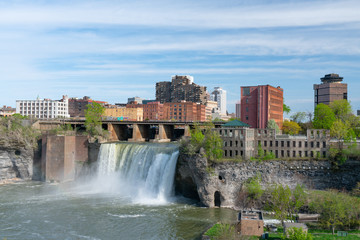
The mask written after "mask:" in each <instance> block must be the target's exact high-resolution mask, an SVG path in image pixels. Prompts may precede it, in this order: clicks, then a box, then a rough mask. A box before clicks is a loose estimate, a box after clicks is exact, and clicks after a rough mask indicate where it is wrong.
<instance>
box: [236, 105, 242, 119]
mask: <svg viewBox="0 0 360 240" xmlns="http://www.w3.org/2000/svg"><path fill="white" fill-rule="evenodd" d="M235 116H236V118H240V119H241V102H240V101H239V102H237V103H236V104H235Z"/></svg>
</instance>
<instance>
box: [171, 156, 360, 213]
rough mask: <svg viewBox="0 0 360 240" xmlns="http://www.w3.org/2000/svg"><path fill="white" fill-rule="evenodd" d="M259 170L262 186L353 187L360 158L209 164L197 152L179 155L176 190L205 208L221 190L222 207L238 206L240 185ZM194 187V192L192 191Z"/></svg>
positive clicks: (358, 179)
mask: <svg viewBox="0 0 360 240" xmlns="http://www.w3.org/2000/svg"><path fill="white" fill-rule="evenodd" d="M257 173H260V174H261V176H262V185H263V186H264V187H265V186H267V185H269V184H274V183H276V184H278V183H279V184H286V185H289V186H290V187H295V186H296V184H302V185H305V186H306V187H307V188H309V189H329V188H336V189H352V188H353V187H354V186H355V185H356V183H357V182H360V161H355V160H348V161H347V162H346V163H345V164H344V165H342V166H339V167H336V166H333V165H332V164H331V162H330V161H316V160H292V161H280V160H274V161H263V162H261V163H259V162H255V161H243V162H239V163H234V162H226V163H220V164H212V166H211V168H207V160H206V159H205V158H203V157H201V156H200V155H197V156H193V157H190V156H186V155H183V154H180V156H179V160H178V168H177V173H176V191H177V192H178V193H180V194H183V195H184V196H186V197H193V198H198V199H200V201H201V203H202V204H204V205H205V206H208V207H214V206H215V197H214V195H215V192H217V191H218V192H219V193H220V201H221V207H238V197H239V192H240V190H241V188H242V186H243V184H244V183H245V182H246V181H247V180H248V179H249V178H251V177H254V176H256V174H257ZM195 189H196V191H195Z"/></svg>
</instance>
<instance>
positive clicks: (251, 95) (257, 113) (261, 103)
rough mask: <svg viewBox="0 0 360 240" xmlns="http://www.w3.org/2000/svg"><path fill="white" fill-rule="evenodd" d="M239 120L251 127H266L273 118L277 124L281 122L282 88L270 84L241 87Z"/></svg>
mask: <svg viewBox="0 0 360 240" xmlns="http://www.w3.org/2000/svg"><path fill="white" fill-rule="evenodd" d="M240 95H241V107H240V110H241V114H240V115H241V121H243V122H244V123H247V124H249V125H250V126H251V127H252V128H266V125H267V122H268V121H269V120H270V119H274V120H275V122H276V123H277V124H278V126H279V127H280V128H281V127H282V122H283V101H284V100H283V89H282V88H280V87H276V88H275V87H272V86H270V85H259V86H246V87H241V94H240Z"/></svg>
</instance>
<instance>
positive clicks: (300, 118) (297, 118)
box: [290, 112, 306, 123]
mask: <svg viewBox="0 0 360 240" xmlns="http://www.w3.org/2000/svg"><path fill="white" fill-rule="evenodd" d="M290 119H291V120H292V121H293V122H296V123H302V122H304V121H305V119H306V112H296V113H294V114H293V115H291V117H290Z"/></svg>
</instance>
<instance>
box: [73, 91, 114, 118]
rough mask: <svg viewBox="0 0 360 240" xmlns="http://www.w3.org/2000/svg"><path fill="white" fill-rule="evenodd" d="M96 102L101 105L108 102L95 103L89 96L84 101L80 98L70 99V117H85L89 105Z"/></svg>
mask: <svg viewBox="0 0 360 240" xmlns="http://www.w3.org/2000/svg"><path fill="white" fill-rule="evenodd" d="M92 102H96V103H99V104H101V105H105V104H107V102H104V101H95V100H92V99H91V98H90V97H88V96H84V97H83V98H82V99H79V98H70V99H69V114H70V117H85V110H86V108H87V105H88V104H90V103H92Z"/></svg>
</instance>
